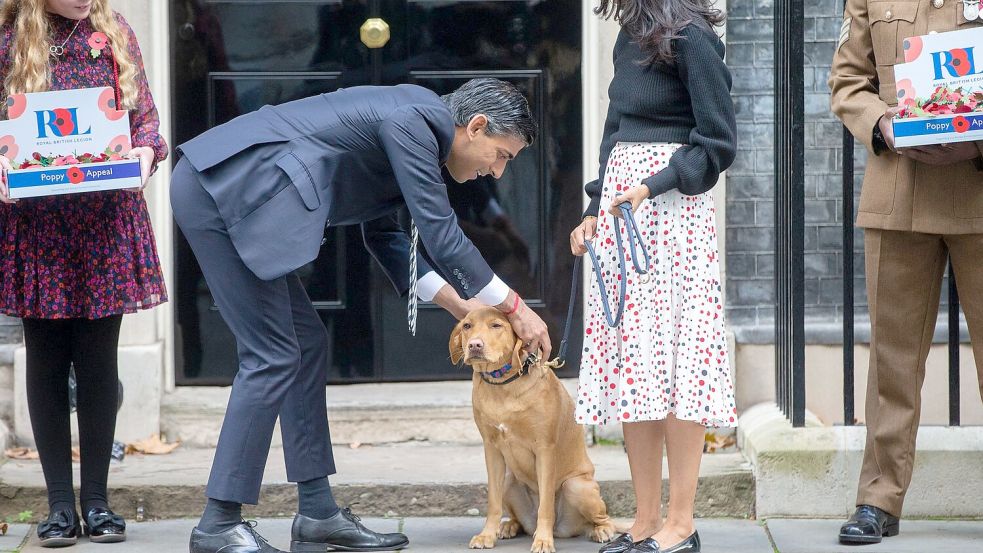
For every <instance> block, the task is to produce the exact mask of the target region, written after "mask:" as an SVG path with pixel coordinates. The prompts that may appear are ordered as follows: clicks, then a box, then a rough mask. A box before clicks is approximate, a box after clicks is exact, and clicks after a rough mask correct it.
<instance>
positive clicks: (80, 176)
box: [65, 167, 85, 184]
mask: <svg viewBox="0 0 983 553" xmlns="http://www.w3.org/2000/svg"><path fill="white" fill-rule="evenodd" d="M65 174H66V175H68V182H70V183H72V184H78V183H80V182H82V181H84V180H85V173H83V172H82V170H81V169H79V168H78V167H69V168H68V171H65Z"/></svg>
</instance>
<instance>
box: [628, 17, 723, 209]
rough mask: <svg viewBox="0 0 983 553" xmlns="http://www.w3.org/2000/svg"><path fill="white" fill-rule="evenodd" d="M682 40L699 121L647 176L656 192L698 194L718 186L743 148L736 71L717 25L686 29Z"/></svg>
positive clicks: (683, 67)
mask: <svg viewBox="0 0 983 553" xmlns="http://www.w3.org/2000/svg"><path fill="white" fill-rule="evenodd" d="M681 34H682V38H680V39H678V40H677V41H676V55H677V58H676V63H677V67H678V71H679V78H680V79H681V80H682V81H683V83H684V84H685V85H686V88H687V90H688V91H689V97H690V103H691V105H692V108H693V116H694V118H695V119H696V126H695V128H693V130H692V131H690V134H689V144H686V145H684V146H683V147H681V148H679V149H678V150H676V153H674V154H673V155H672V158H671V159H670V160H669V165H668V166H667V167H666V168H665V169H663V170H662V171H660V172H659V173H656V174H655V175H653V176H651V177H649V178H647V179H645V180H644V181H642V182H643V183H644V184H645V185H646V186H648V188H649V197H650V198H654V197H656V196H658V195H659V194H662V193H664V192H668V191H669V190H673V189H678V190H679V191H680V192H682V193H683V194H687V195H690V196H695V195H697V194H702V193H704V192H706V191H707V190H710V189H711V188H713V185H714V184H716V182H717V178H718V177H719V176H720V173H721V172H723V171H724V169H726V168H727V167H730V164H731V163H733V162H734V157H735V156H736V154H737V122H736V117H735V115H734V102H733V100H732V99H731V97H730V87H731V76H730V71H729V70H728V69H727V66H726V65H725V64H724V58H723V47H722V45H721V48H720V49H719V51H718V49H717V48H716V47H715V46H716V45H717V44H719V42H720V41H719V39H717V38H716V36H715V35H714V33H713V31H710V30H704V29H701V28H698V27H695V26H692V25H691V26H689V27H686V28H685V29H683V32H682V33H681Z"/></svg>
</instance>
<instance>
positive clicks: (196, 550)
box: [188, 521, 285, 553]
mask: <svg viewBox="0 0 983 553" xmlns="http://www.w3.org/2000/svg"><path fill="white" fill-rule="evenodd" d="M255 528H256V522H255V521H249V522H246V521H242V522H241V523H239V524H238V525H237V526H235V527H233V528H230V529H228V530H226V531H225V532H220V533H218V534H206V533H205V532H202V531H201V530H199V529H198V528H195V529H194V530H192V531H191V543H190V544H189V546H188V551H190V553H219V552H221V553H285V552H284V551H282V550H280V549H277V548H275V547H273V546H272V545H270V544H269V542H267V541H266V539H265V538H263V536H260V535H259V532H257V531H256V530H255Z"/></svg>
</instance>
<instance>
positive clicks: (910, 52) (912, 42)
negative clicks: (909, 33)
mask: <svg viewBox="0 0 983 553" xmlns="http://www.w3.org/2000/svg"><path fill="white" fill-rule="evenodd" d="M921 53H922V38H921V37H918V36H913V37H908V38H906V39H904V61H905V63H909V62H913V61H915V60H916V59H917V58H918V56H920V55H921Z"/></svg>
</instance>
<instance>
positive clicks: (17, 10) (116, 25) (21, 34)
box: [0, 0, 138, 110]
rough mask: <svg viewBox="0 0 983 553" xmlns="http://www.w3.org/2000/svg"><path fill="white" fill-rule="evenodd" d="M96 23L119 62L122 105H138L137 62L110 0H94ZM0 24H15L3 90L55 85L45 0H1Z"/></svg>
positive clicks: (91, 17)
mask: <svg viewBox="0 0 983 553" xmlns="http://www.w3.org/2000/svg"><path fill="white" fill-rule="evenodd" d="M89 21H90V22H91V23H92V26H93V27H94V28H95V29H96V30H97V31H100V32H102V33H104V34H105V35H106V36H107V37H109V46H110V47H111V48H112V55H113V56H115V58H116V63H117V65H118V66H119V92H120V104H121V107H118V109H126V110H130V109H134V108H136V103H137V94H138V90H137V66H136V64H135V63H134V60H133V59H132V58H130V51H129V34H128V33H127V31H126V29H124V28H123V26H122V25H120V22H119V21H118V20H117V19H116V14H115V13H114V12H113V10H112V9H111V8H110V7H109V0H94V1H93V2H92V11H91V12H90V13H89ZM0 25H11V26H12V27H13V28H14V38H13V44H12V45H11V53H12V56H11V62H10V66H9V67H10V72H9V73H8V74H7V78H6V79H5V80H4V82H3V94H2V95H0V96H2V97H3V98H6V97H7V96H9V95H10V94H19V93H25V92H44V91H47V90H49V89H50V88H51V66H50V64H49V60H50V54H49V51H48V47H49V46H50V45H51V25H50V23H49V21H48V14H47V11H46V9H45V0H6V1H5V2H0Z"/></svg>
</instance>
